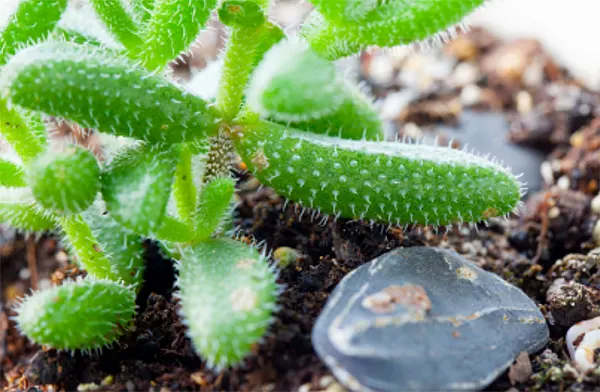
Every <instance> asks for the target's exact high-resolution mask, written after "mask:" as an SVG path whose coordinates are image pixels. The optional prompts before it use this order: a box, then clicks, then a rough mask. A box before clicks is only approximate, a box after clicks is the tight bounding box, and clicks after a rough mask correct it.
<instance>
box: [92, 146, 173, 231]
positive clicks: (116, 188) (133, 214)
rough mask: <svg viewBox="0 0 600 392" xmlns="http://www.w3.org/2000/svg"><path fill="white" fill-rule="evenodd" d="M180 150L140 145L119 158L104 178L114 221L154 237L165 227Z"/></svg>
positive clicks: (106, 199) (103, 189)
mask: <svg viewBox="0 0 600 392" xmlns="http://www.w3.org/2000/svg"><path fill="white" fill-rule="evenodd" d="M179 154H180V148H179V146H178V145H175V146H168V145H164V144H162V145H160V144H159V145H149V144H140V145H136V146H134V147H127V148H126V149H125V151H123V152H122V153H121V154H120V155H117V156H116V157H115V158H114V160H113V161H112V162H110V163H109V164H108V166H107V168H106V171H105V173H104V174H103V175H102V196H103V198H104V201H105V202H106V207H107V209H108V211H109V212H110V214H111V215H112V217H113V218H114V219H115V220H116V221H117V222H119V223H120V224H122V225H123V226H125V227H127V228H128V229H130V230H133V231H134V232H136V233H138V234H140V235H144V236H152V235H154V234H155V233H156V231H157V230H158V229H159V228H160V227H161V221H162V219H163V217H164V215H165V211H166V208H167V203H168V201H169V195H170V193H171V185H172V183H173V178H174V176H175V170H176V167H177V162H178V160H179Z"/></svg>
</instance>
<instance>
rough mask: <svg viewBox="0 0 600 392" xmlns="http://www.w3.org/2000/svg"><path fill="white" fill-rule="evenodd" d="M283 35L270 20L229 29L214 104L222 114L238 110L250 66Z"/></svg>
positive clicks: (230, 116)
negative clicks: (254, 26)
mask: <svg viewBox="0 0 600 392" xmlns="http://www.w3.org/2000/svg"><path fill="white" fill-rule="evenodd" d="M283 37H284V33H283V31H282V30H281V29H280V28H279V27H277V26H275V25H273V24H272V23H265V24H263V25H261V26H260V27H258V28H245V27H237V28H234V29H233V30H232V31H231V35H230V37H229V41H228V42H227V51H226V52H225V58H224V64H223V72H222V76H221V80H220V82H219V91H218V93H217V108H218V109H219V111H220V112H221V113H222V114H223V115H224V117H225V118H227V119H233V118H234V117H235V116H236V115H237V114H238V112H239V110H240V108H241V106H242V100H243V97H244V90H245V89H246V84H247V82H248V79H249V77H250V73H251V72H252V69H253V68H254V67H255V66H256V64H258V63H259V62H260V60H261V59H262V58H263V56H264V54H265V53H266V52H267V51H268V50H269V49H270V48H271V47H272V46H273V45H274V44H275V43H277V42H278V41H279V40H281V39H282V38H283Z"/></svg>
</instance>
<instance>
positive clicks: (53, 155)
mask: <svg viewBox="0 0 600 392" xmlns="http://www.w3.org/2000/svg"><path fill="white" fill-rule="evenodd" d="M27 172H28V176H27V177H28V181H27V182H28V184H29V186H30V187H31V190H32V192H33V195H34V196H35V198H36V200H37V201H38V203H40V205H41V206H43V207H44V208H46V209H48V210H50V211H52V212H56V213H63V214H73V213H77V212H80V211H83V210H85V209H87V208H88V207H89V206H90V205H91V204H92V203H93V202H94V200H95V199H96V195H97V194H98V190H99V189H100V167H99V166H98V162H97V161H96V158H95V157H94V155H93V154H92V153H91V152H90V151H88V150H86V149H85V148H82V147H80V146H75V145H70V146H67V147H65V148H64V149H61V150H60V151H51V150H49V151H47V152H46V153H44V154H42V155H41V156H39V157H38V159H36V160H35V161H34V162H32V163H31V164H30V165H29V166H28V168H27Z"/></svg>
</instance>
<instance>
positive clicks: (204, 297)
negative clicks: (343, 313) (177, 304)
mask: <svg viewBox="0 0 600 392" xmlns="http://www.w3.org/2000/svg"><path fill="white" fill-rule="evenodd" d="M178 267H179V280H178V283H177V284H178V286H179V288H180V290H181V291H180V293H179V296H180V297H181V312H182V313H183V316H184V317H185V320H186V323H187V326H188V335H189V336H190V338H191V340H192V343H193V344H194V347H195V348H196V350H197V351H198V353H199V354H200V355H201V356H202V357H203V358H205V359H206V360H207V362H208V366H210V367H216V368H222V367H225V366H230V365H234V364H237V363H238V362H240V361H241V360H242V359H243V358H244V357H245V356H246V355H248V354H250V350H251V347H252V346H253V345H254V344H256V343H257V342H259V340H260V339H261V338H262V336H263V335H264V334H265V332H266V329H267V327H268V325H269V323H270V322H271V320H272V316H271V314H272V312H273V311H274V309H275V301H276V296H277V290H278V287H277V284H276V282H275V279H276V276H275V273H274V271H273V269H272V268H271V267H270V266H269V264H268V263H267V261H266V259H265V258H264V257H263V256H262V255H261V254H260V253H259V252H258V251H257V250H256V249H254V248H253V247H251V246H249V245H246V244H244V243H241V242H237V241H234V240H230V239H214V240H207V241H205V242H200V243H198V244H196V245H194V246H193V247H190V248H187V249H185V250H184V251H183V254H182V259H181V261H180V262H179V263H178Z"/></svg>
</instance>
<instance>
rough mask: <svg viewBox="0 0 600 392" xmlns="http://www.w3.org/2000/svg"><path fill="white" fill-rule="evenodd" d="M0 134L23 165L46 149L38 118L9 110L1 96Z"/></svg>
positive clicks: (37, 116) (14, 109)
mask: <svg viewBox="0 0 600 392" xmlns="http://www.w3.org/2000/svg"><path fill="white" fill-rule="evenodd" d="M3 72H4V71H3ZM0 74H1V73H0ZM0 95H1V94H0ZM0 134H2V135H3V136H4V138H5V139H6V141H7V142H8V143H9V144H10V145H11V146H12V148H13V149H14V150H15V152H16V153H17V155H18V156H19V158H21V160H22V161H23V163H25V164H27V163H29V162H30V161H32V160H33V159H35V158H36V157H37V156H38V155H39V154H41V153H42V152H43V151H45V149H46V145H47V140H46V127H45V125H44V123H43V121H42V119H41V118H40V116H39V115H37V114H33V113H31V112H29V111H26V110H23V109H19V108H15V107H12V108H9V107H8V102H7V101H6V100H5V99H3V98H2V97H1V96H0Z"/></svg>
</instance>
